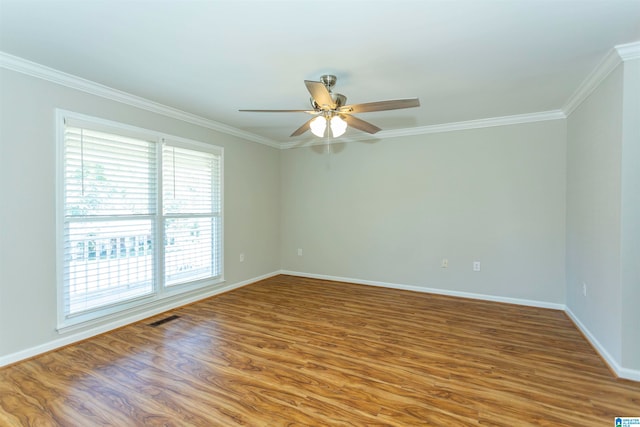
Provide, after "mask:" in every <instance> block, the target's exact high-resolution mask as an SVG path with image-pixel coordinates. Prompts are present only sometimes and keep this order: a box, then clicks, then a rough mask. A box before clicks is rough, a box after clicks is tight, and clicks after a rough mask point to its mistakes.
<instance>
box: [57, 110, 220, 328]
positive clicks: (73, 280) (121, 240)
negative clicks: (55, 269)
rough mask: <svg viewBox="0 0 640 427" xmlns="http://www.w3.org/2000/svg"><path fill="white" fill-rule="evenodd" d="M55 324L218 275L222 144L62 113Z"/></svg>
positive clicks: (172, 293) (151, 300) (116, 309)
mask: <svg viewBox="0 0 640 427" xmlns="http://www.w3.org/2000/svg"><path fill="white" fill-rule="evenodd" d="M58 126H59V137H58V148H59V186H58V194H59V195H58V206H59V208H58V222H59V234H58V241H59V244H58V265H59V274H58V313H59V315H58V327H59V329H64V328H65V327H68V326H71V325H74V324H78V323H81V322H85V321H88V320H93V319H97V318H102V317H104V316H108V315H112V314H114V313H120V312H121V311H123V310H128V309H133V308H139V307H140V306H141V305H145V304H155V303H159V301H160V300H163V299H166V298H170V297H176V295H177V294H180V293H183V292H187V291H193V290H195V289H198V288H203V287H206V286H211V285H213V284H215V283H219V282H221V281H222V277H223V276H222V230H223V228H222V160H223V156H222V148H219V147H216V146H212V145H208V144H204V143H198V142H195V141H188V140H184V139H181V138H177V137H172V136H168V135H164V134H160V133H156V132H153V131H148V130H144V129H139V128H133V127H130V126H126V125H121V124H117V123H113V122H107V121H104V120H100V119H94V118H91V117H87V116H82V115H79V114H76V113H70V112H65V111H58Z"/></svg>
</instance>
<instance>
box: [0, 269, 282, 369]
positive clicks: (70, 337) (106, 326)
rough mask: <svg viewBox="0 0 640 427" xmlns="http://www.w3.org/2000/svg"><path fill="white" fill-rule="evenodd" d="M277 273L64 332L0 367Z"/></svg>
mask: <svg viewBox="0 0 640 427" xmlns="http://www.w3.org/2000/svg"><path fill="white" fill-rule="evenodd" d="M278 274H280V272H279V271H274V272H272V273H268V274H264V275H262V276H258V277H253V278H251V279H248V280H244V281H242V282H237V283H233V284H224V285H223V286H220V287H217V288H215V289H212V290H204V291H202V292H196V293H191V294H189V295H186V296H184V297H183V298H178V299H175V300H171V301H170V302H169V303H166V304H162V305H159V306H154V307H151V308H148V309H146V310H143V311H136V312H134V313H132V314H130V315H128V316H125V317H121V318H118V319H117V320H113V321H110V322H107V323H102V324H100V325H97V326H94V327H90V328H89V329H82V330H81V331H78V332H70V333H68V334H65V335H64V336H61V337H60V338H58V339H55V340H52V341H48V342H46V343H43V344H40V345H37V346H34V347H30V348H27V349H24V350H20V351H17V352H15V353H11V354H8V355H5V356H1V357H0V368H1V367H3V366H7V365H11V364H13V363H17V362H20V361H22V360H26V359H29V358H32V357H35V356H38V355H40V354H43V353H47V352H49V351H52V350H56V349H58V348H61V347H64V346H67V345H69V344H73V343H75V342H78V341H82V340H85V339H87V338H91V337H94V336H96V335H100V334H103V333H105V332H108V331H111V330H113V329H117V328H120V327H122V326H125V325H129V324H131V323H135V322H139V321H140V320H144V319H146V318H149V317H152V316H156V315H158V314H161V313H164V312H166V311H169V310H173V309H175V308H178V307H181V306H183V305H186V304H191V303H194V302H196V301H200V300H203V299H205V298H209V297H212V296H214V295H218V294H221V293H224V292H228V291H231V290H233V289H237V288H241V287H243V286H246V285H249V284H251V283H255V282H258V281H260V280H264V279H268V278H269V277H273V276H277V275H278Z"/></svg>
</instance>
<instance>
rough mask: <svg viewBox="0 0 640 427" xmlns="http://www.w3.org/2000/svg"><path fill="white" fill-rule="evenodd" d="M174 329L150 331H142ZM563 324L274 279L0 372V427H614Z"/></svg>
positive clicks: (597, 373) (483, 306) (601, 373)
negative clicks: (349, 426) (324, 426)
mask: <svg viewBox="0 0 640 427" xmlns="http://www.w3.org/2000/svg"><path fill="white" fill-rule="evenodd" d="M169 315H177V316H180V317H179V318H177V319H175V320H172V321H169V322H166V323H162V324H160V325H158V326H155V327H152V326H150V325H149V324H150V323H151V322H153V321H157V320H160V319H163V318H166V317H167V316H169ZM615 416H640V383H636V382H632V381H625V380H618V379H615V378H614V376H613V374H612V373H611V372H610V371H609V370H608V369H607V367H606V366H605V364H604V362H603V361H602V360H601V359H600V357H599V356H598V355H597V354H596V353H595V351H594V350H593V348H592V347H591V346H590V345H589V344H588V342H587V341H586V340H585V339H584V337H583V336H582V335H581V334H580V333H579V332H578V330H576V329H575V327H574V326H573V324H572V323H571V322H570V320H569V319H568V318H567V317H566V315H565V314H564V313H562V312H559V311H555V310H548V309H539V308H531V307H521V306H515V305H509V304H501V303H494V302H483V301H475V300H467V299H460V298H453V297H446V296H438V295H432V294H422V293H413V292H407V291H399V290H392V289H383V288H375V287H368V286H360V285H352V284H344V283H336V282H329V281H321V280H312V279H302V278H296V277H291V276H277V277H274V278H271V279H267V280H264V281H261V282H259V283H256V284H253V285H250V286H247V287H244V288H241V289H237V290H235V291H232V292H229V293H226V294H223V295H219V296H217V297H214V298H211V299H208V300H205V301H202V302H199V303H196V304H193V305H190V306H187V307H183V308H180V309H177V310H173V311H171V312H168V313H166V314H164V315H162V316H157V317H155V318H153V319H149V320H147V321H144V322H140V323H137V324H134V325H130V326H127V327H124V328H122V329H119V330H116V331H113V332H110V333H107V334H104V335H101V336H98V337H95V338H92V339H90V340H87V341H84V342H81V343H78V344H74V345H72V346H69V347H66V348H64V349H60V350H58V351H55V352H52V353H49V354H45V355H42V356H40V357H37V358H34V359H32V360H29V361H25V362H21V363H19V364H16V365H13V366H10V367H7V368H4V369H2V370H0V425H2V426H5V425H8V426H13V425H25V426H82V427H85V426H96V425H111V426H138V425H149V426H155V425H163V426H165V425H166V426H234V425H245V426H284V425H287V426H319V425H332V426H333V425H335V426H348V425H368V426H369V425H371V426H374V425H379V426H382V425H387V426H414V425H434V426H457V425H460V426H465V425H488V426H509V427H514V426H532V425H536V426H598V427H600V426H613V419H614V417H615Z"/></svg>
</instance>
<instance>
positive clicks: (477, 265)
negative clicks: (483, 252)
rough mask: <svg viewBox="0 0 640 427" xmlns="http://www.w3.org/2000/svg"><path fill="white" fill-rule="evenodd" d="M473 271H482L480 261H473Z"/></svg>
mask: <svg viewBox="0 0 640 427" xmlns="http://www.w3.org/2000/svg"><path fill="white" fill-rule="evenodd" d="M473 271H480V261H473Z"/></svg>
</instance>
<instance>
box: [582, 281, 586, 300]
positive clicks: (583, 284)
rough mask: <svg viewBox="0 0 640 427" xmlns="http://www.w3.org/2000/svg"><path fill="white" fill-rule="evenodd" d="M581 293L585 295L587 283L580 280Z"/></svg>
mask: <svg viewBox="0 0 640 427" xmlns="http://www.w3.org/2000/svg"><path fill="white" fill-rule="evenodd" d="M582 295H584V296H585V297H586V296H587V284H586V283H585V282H582Z"/></svg>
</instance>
